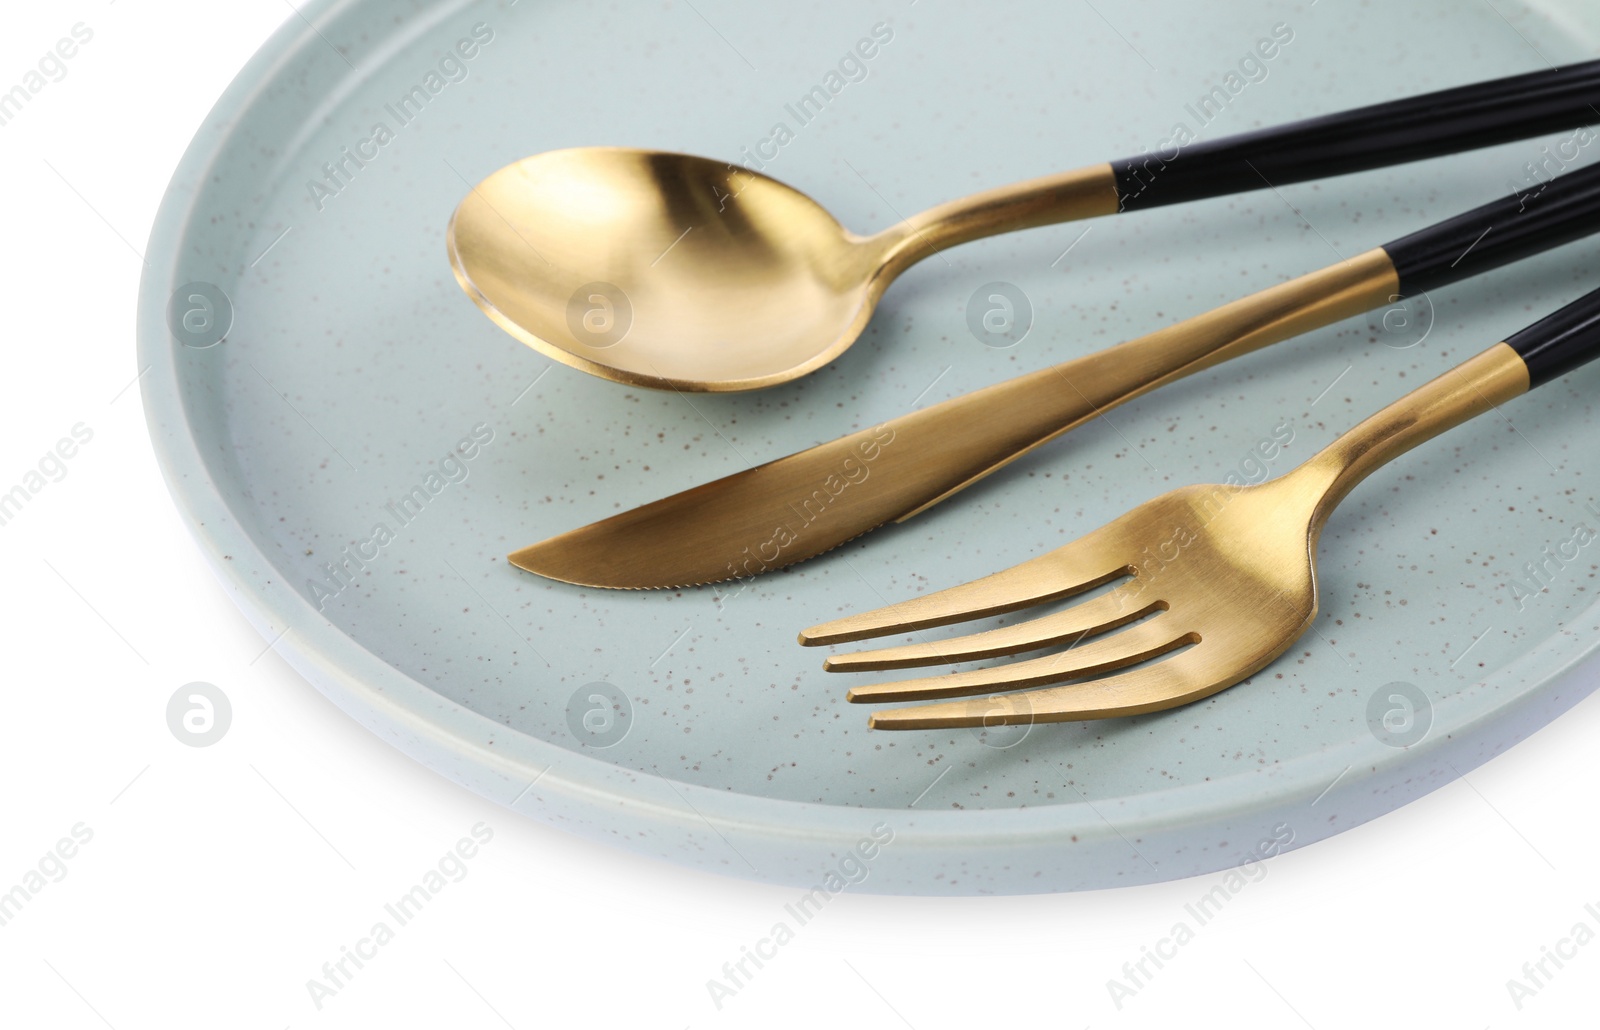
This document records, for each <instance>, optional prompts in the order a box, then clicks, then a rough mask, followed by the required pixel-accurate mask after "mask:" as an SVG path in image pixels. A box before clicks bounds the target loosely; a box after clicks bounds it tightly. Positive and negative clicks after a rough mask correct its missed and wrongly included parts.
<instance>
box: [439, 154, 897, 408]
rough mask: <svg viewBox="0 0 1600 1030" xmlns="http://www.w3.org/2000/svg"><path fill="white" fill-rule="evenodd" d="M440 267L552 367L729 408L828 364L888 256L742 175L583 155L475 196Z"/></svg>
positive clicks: (775, 185) (705, 162)
mask: <svg viewBox="0 0 1600 1030" xmlns="http://www.w3.org/2000/svg"><path fill="white" fill-rule="evenodd" d="M449 249H450V260H451V263H452V265H453V266H454V268H455V272H456V278H457V280H458V281H459V282H460V284H461V286H462V288H463V289H464V290H466V291H467V293H468V295H469V296H471V297H472V299H473V300H475V301H476V302H477V303H478V305H479V306H480V307H481V308H483V310H484V311H485V313H487V314H488V315H489V317H490V318H492V319H493V320H494V321H495V322H496V323H498V324H499V325H500V326H501V327H502V328H504V329H505V330H506V331H507V332H509V333H510V334H511V335H513V336H515V337H516V338H517V339H519V340H521V341H522V342H523V343H526V344H528V345H529V346H531V347H533V348H535V349H536V350H538V351H540V352H542V353H544V354H546V355H548V356H549V357H552V358H554V359H556V360H557V361H561V362H564V363H566V364H568V365H571V366H573V367H575V368H579V369H582V370H584V371H586V372H591V373H593V374H595V375H599V376H603V377H605V378H607V379H613V380H617V381H620V382H624V383H629V384H632V385H636V386H652V387H671V388H676V389H679V390H698V391H707V390H718V391H722V390H748V389H754V388H757V387H762V386H769V385H772V384H774V383H781V382H784V381H786V380H789V379H793V378H795V377H797V376H801V375H804V374H805V373H807V372H810V371H812V370H814V369H816V368H819V367H821V366H822V365H824V364H826V363H827V362H829V361H831V360H832V359H833V358H834V357H836V356H838V354H839V353H840V352H841V351H843V350H844V349H845V348H846V347H848V346H849V345H850V343H851V342H852V341H853V340H854V339H855V338H856V336H857V335H859V334H860V332H861V330H862V328H863V327H864V326H865V324H866V322H867V319H868V318H869V317H870V316H871V314H872V308H873V306H874V304H875V303H876V301H877V298H878V296H879V295H880V294H881V293H882V292H883V288H884V286H885V285H886V284H887V281H888V276H887V275H886V274H885V272H886V271H887V270H886V268H885V259H886V258H887V257H888V256H889V253H888V251H889V249H890V241H889V239H888V238H883V237H870V238H863V237H859V236H856V235H854V234H852V233H850V232H849V231H847V230H846V229H845V228H844V227H843V226H841V225H840V224H839V223H838V222H837V221H836V220H835V219H834V218H833V216H832V215H830V214H829V213H828V212H827V211H826V210H825V209H824V208H822V207H821V206H820V205H819V204H817V203H816V202H815V201H813V200H812V199H811V198H810V197H807V196H806V195H805V194H803V193H800V192H799V191H798V190H795V189H792V188H790V187H789V186H786V185H784V184H783V183H781V182H778V181H777V180H776V179H771V178H768V177H767V176H764V175H760V174H758V173H755V172H751V171H747V170H746V169H744V168H741V167H739V166H730V165H727V164H725V163H722V162H718V161H712V160H709V159H706V158H701V157H693V156H690V155H687V154H668V153H659V152H653V151H645V150H629V149H622V148H600V147H586V148H581V149H573V150H558V151H552V152H550V153H545V154H539V155H536V156H534V157H530V158H526V159H524V160H521V161H518V162H516V163H515V164H512V165H509V166H507V167H505V168H502V169H500V170H499V171H497V172H495V173H494V174H493V175H491V176H489V177H488V178H487V179H485V180H484V181H483V182H482V183H480V184H478V186H477V187H475V188H474V189H473V190H472V192H471V193H470V194H468V196H467V197H466V199H465V200H463V201H462V203H461V205H460V207H459V208H457V210H456V213H455V217H454V218H453V219H452V221H451V226H450V232H449Z"/></svg>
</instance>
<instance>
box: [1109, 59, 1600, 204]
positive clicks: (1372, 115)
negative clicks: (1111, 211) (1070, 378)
mask: <svg viewBox="0 0 1600 1030" xmlns="http://www.w3.org/2000/svg"><path fill="white" fill-rule="evenodd" d="M1223 103H1224V104H1225V103H1226V100H1224V101H1223ZM1597 122H1600V61H1585V62H1583V63H1581V64H1572V65H1567V66H1566V67H1563V68H1555V69H1550V70H1546V71H1538V72H1532V73H1529V74H1526V75H1514V76H1511V77H1509V78H1503V79H1494V80H1491V81H1489V82H1479V83H1473V84H1472V85H1469V86H1459V87H1456V88H1454V89H1447V90H1441V91H1439V92H1436V93H1425V94H1423V95H1422V96H1416V97H1407V98H1406V99H1404V100H1392V101H1388V102H1386V103H1381V104H1373V105H1371V106H1369V107H1360V108H1356V109H1355V110H1352V111H1341V112H1339V113H1338V114H1330V115H1324V116H1322V117H1320V118H1310V119H1307V120H1305V121H1299V122H1291V123H1289V124H1288V125H1280V126H1275V127H1273V128H1270V129H1262V130H1259V131H1257V132H1247V133H1243V134H1241V135H1237V136H1225V137H1223V138H1221V139H1216V140H1210V141H1202V142H1197V143H1189V144H1187V145H1184V144H1178V143H1170V149H1172V151H1173V153H1171V154H1170V155H1168V154H1166V153H1165V152H1164V151H1163V150H1162V149H1161V148H1159V147H1158V148H1157V149H1156V150H1154V151H1152V152H1149V153H1146V154H1142V155H1140V156H1138V157H1132V158H1125V159H1123V160H1121V161H1113V162H1112V163H1111V165H1112V174H1113V175H1114V176H1115V177H1116V188H1117V196H1118V198H1119V200H1120V205H1121V206H1120V210H1123V211H1131V210H1134V209H1136V208H1146V207H1159V206H1161V205H1163V204H1176V203H1180V202H1182V201H1186V200H1200V199H1202V198H1205V197H1217V196H1222V195H1224V194H1229V193H1244V192H1247V191H1249V190H1258V189H1262V188H1263V187H1265V186H1269V185H1270V186H1282V185H1285V184H1288V183H1294V182H1304V181H1306V180H1308V179H1321V178H1326V177H1328V176H1333V175H1344V174H1346V173H1349V172H1360V171H1365V170H1367V169H1369V168H1381V167H1384V166H1386V165H1394V164H1402V163H1404V162H1407V161H1418V160H1422V159H1424V158H1430V157H1439V156H1442V155H1445V154H1454V153H1457V152H1459V151H1462V150H1468V149H1473V148H1477V147H1487V146H1492V145H1494V144H1497V143H1506V142H1510V141H1511V140H1519V139H1527V138H1529V137H1532V136H1538V135H1542V134H1544V133H1547V132H1558V131H1560V130H1562V129H1575V128H1578V127H1580V126H1584V125H1592V124H1595V123H1597Z"/></svg>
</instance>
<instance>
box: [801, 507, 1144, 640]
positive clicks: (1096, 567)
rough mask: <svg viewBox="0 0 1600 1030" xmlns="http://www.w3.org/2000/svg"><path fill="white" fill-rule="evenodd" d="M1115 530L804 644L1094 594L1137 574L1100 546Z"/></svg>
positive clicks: (857, 619)
mask: <svg viewBox="0 0 1600 1030" xmlns="http://www.w3.org/2000/svg"><path fill="white" fill-rule="evenodd" d="M1114 525H1115V523H1113V524H1112V525H1110V526H1102V527H1101V528H1100V529H1097V530H1095V531H1094V532H1092V533H1090V534H1088V535H1087V536H1084V537H1080V538H1079V539H1077V540H1074V541H1073V542H1072V543H1070V544H1066V545H1065V546H1062V547H1058V548H1056V549H1055V550H1054V551H1050V552H1048V553H1045V554H1041V555H1039V556H1038V557H1037V558H1030V559H1028V560H1027V561H1025V562H1023V563H1022V564H1020V565H1013V566H1012V567H1011V568H1009V569H1003V570H1001V571H1000V572H996V573H994V574H993V575H989V576H985V577H983V578H982V579H975V580H973V581H972V582H970V583H963V584H961V585H960V586H954V587H950V588H948V589H946V590H940V591H938V592H937V593H932V594H924V595H923V596H921V597H913V598H911V599H910V600H908V601H901V602H899V603H897V604H891V605H888V606H886V607H883V608H877V609H874V610H873V611H870V612H861V613H859V614H856V615H847V616H845V617H844V618H842V619H834V620H833V621H832V622H824V623H822V624H820V625H817V626H812V627H811V628H810V629H808V630H804V631H802V632H801V634H800V643H802V644H805V645H807V646H814V645H817V644H844V643H849V642H850V641H852V640H865V639H866V638H867V637H881V636H883V635H885V634H887V633H894V632H907V631H910V630H917V629H928V628H930V627H933V626H948V625H950V624H951V623H952V622H966V621H968V620H970V619H981V618H983V617H984V616H987V615H1004V614H1006V613H1007V612H1014V611H1017V610H1018V609H1020V608H1028V607H1032V606H1033V605H1036V604H1043V603H1045V602H1046V601H1054V600H1056V599H1058V598H1062V597H1070V596H1071V595H1073V594H1078V593H1082V592H1083V591H1085V590H1090V589H1093V588H1094V587H1097V586H1099V585H1100V584H1102V583H1108V582H1110V581H1111V580H1113V579H1116V578H1118V577H1119V576H1126V575H1129V574H1131V573H1132V572H1133V566H1132V565H1130V564H1129V563H1128V562H1127V560H1126V558H1122V559H1121V560H1119V559H1117V558H1113V557H1111V556H1110V555H1109V554H1108V553H1107V552H1110V551H1112V550H1113V549H1112V548H1103V547H1098V546H1096V545H1097V543H1098V541H1100V540H1101V539H1103V538H1104V537H1103V535H1104V534H1105V533H1106V531H1107V530H1109V529H1111V528H1112V527H1113V526H1114Z"/></svg>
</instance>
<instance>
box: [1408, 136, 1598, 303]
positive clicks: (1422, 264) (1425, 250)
mask: <svg viewBox="0 0 1600 1030" xmlns="http://www.w3.org/2000/svg"><path fill="white" fill-rule="evenodd" d="M1596 231H1600V164H1595V165H1590V166H1589V167H1587V168H1583V169H1580V170H1578V171H1576V172H1569V173H1567V174H1566V175H1559V176H1557V177H1556V178H1554V179H1551V180H1550V181H1549V182H1548V183H1546V184H1545V187H1544V189H1543V190H1541V191H1540V192H1538V193H1522V194H1517V193H1513V194H1511V195H1510V196H1508V197H1502V198H1501V199H1499V200H1496V201H1492V202H1490V203H1488V204H1485V205H1483V206H1482V207H1476V208H1473V209H1472V210H1471V211H1468V212H1466V213H1465V214H1460V215H1456V216H1455V217H1454V218H1450V219H1447V220H1445V221H1443V222H1440V223H1439V224H1437V225H1431V226H1429V227H1428V228H1426V229H1423V230H1422V231H1420V232H1414V233H1412V234H1411V235H1409V236H1402V237H1401V238H1400V239H1398V240H1395V241H1394V242H1393V243H1386V244H1384V245H1383V249H1384V250H1386V251H1388V252H1389V259H1390V260H1391V261H1393V262H1394V270H1395V272H1396V274H1398V275H1399V277H1400V293H1401V294H1402V295H1409V294H1413V293H1417V292H1419V291H1422V290H1431V289H1433V288H1435V287H1437V286H1445V285H1448V284H1450V283H1453V282H1459V281H1461V280H1462V279H1466V278H1468V277H1469V276H1473V275H1477V274H1478V273H1479V272H1487V271H1488V270H1489V269H1491V268H1499V267H1500V266H1501V265H1504V264H1509V263H1510V262H1512V261H1516V260H1518V259H1519V258H1524V257H1527V256H1529V255H1530V254H1537V253H1539V252H1540V251H1543V250H1549V249H1551V248H1553V247H1558V246H1560V245H1561V244H1563V243H1570V242H1571V241H1573V240H1576V239H1579V238H1581V237H1584V236H1588V235H1589V234H1591V233H1593V232H1596Z"/></svg>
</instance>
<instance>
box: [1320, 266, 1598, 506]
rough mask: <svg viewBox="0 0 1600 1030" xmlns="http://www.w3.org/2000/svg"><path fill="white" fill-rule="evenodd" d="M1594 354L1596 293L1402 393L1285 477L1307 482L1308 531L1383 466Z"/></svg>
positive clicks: (1568, 369) (1556, 375)
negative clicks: (1314, 498)
mask: <svg viewBox="0 0 1600 1030" xmlns="http://www.w3.org/2000/svg"><path fill="white" fill-rule="evenodd" d="M1597 357H1600V290H1595V291H1593V292H1592V293H1588V294H1586V295H1584V296H1582V297H1580V298H1578V299H1577V300H1575V301H1573V302H1572V303H1571V304H1568V305H1567V306H1566V307H1564V308H1562V309H1560V310H1559V311H1557V312H1555V313H1554V314H1551V315H1548V316H1546V317H1545V318H1542V319H1540V320H1539V321H1537V322H1535V323H1534V324H1532V325H1530V326H1528V327H1527V328H1526V329H1524V330H1522V331H1521V332H1519V333H1517V334H1515V335H1513V336H1510V337H1507V338H1506V340H1505V341H1504V342H1502V343H1497V344H1495V345H1494V346H1493V347H1490V348H1489V349H1488V350H1486V351H1484V352H1483V353H1481V354H1477V355H1474V356H1473V357H1471V358H1468V359H1467V360H1466V361H1464V362H1462V363H1461V364H1459V365H1457V366H1456V367H1454V368H1452V369H1450V370H1449V371H1448V372H1446V373H1444V374H1443V375H1441V376H1439V377H1438V378H1437V379H1434V380H1432V381H1431V382H1428V383H1424V384H1423V385H1422V386H1420V387H1418V388H1417V389H1415V390H1413V391H1411V392H1410V393H1408V394H1406V395H1405V396H1404V397H1402V398H1400V399H1399V400H1398V401H1395V402H1394V403H1393V404H1391V405H1389V406H1388V407H1386V408H1384V409H1383V410H1382V411H1380V412H1378V413H1377V414H1375V415H1373V416H1371V417H1370V418H1368V419H1366V420H1364V421H1363V422H1362V423H1361V424H1360V425H1358V426H1356V427H1355V428H1354V429H1352V430H1350V431H1349V432H1348V433H1345V434H1344V435H1342V436H1340V437H1339V438H1338V439H1337V440H1335V441H1333V443H1331V444H1329V445H1328V446H1327V447H1325V448H1323V449H1322V450H1321V451H1319V452H1317V453H1316V454H1315V455H1313V456H1312V457H1311V458H1310V459H1309V460H1307V461H1306V463H1305V464H1303V465H1301V466H1300V467H1299V468H1297V469H1295V470H1294V471H1293V472H1290V473H1289V475H1290V476H1295V477H1299V478H1301V479H1302V480H1306V479H1309V480H1312V481H1313V482H1315V484H1316V487H1315V489H1316V490H1317V491H1318V494H1319V496H1320V499H1319V501H1318V502H1317V506H1316V509H1315V513H1314V515H1313V517H1312V526H1313V527H1314V528H1315V530H1316V531H1317V532H1318V533H1320V532H1321V530H1322V526H1323V525H1324V524H1325V523H1326V522H1327V518H1328V516H1329V515H1330V514H1331V513H1332V512H1333V509H1334V507H1335V506H1337V505H1338V503H1339V502H1340V501H1341V500H1343V499H1344V497H1345V495H1346V494H1348V493H1349V492H1350V491H1351V490H1353V489H1355V487H1356V485H1357V484H1358V483H1360V482H1361V481H1362V480H1363V479H1366V478H1367V476H1369V475H1371V474H1372V473H1373V472H1374V471H1376V470H1377V469H1379V468H1381V467H1382V466H1383V465H1385V464H1387V463H1388V462H1390V461H1393V460H1394V459H1395V458H1397V457H1399V456H1400V455H1401V454H1404V453H1405V452H1406V451H1409V450H1410V449H1411V448H1413V447H1416V446H1417V445H1418V444H1421V443H1424V442H1426V441H1428V440H1431V439H1433V438H1434V437H1436V436H1438V435H1439V434H1440V433H1443V432H1445V431H1446V430H1448V429H1451V428H1453V427H1455V426H1458V425H1460V424H1461V423H1463V422H1465V421H1467V420H1468V419H1471V418H1474V417H1476V416H1478V415H1481V414H1483V413H1484V412H1486V411H1491V410H1493V409H1494V408H1495V407H1496V406H1498V405H1500V404H1503V403H1505V402H1506V401H1509V400H1511V399H1513V398H1515V397H1518V396H1520V395H1522V394H1524V393H1526V392H1527V391H1528V390H1530V389H1532V388H1533V387H1536V386H1540V385H1543V384H1544V383H1548V382H1550V381H1551V380H1553V379H1557V378H1559V377H1560V376H1562V375H1563V374H1565V373H1566V372H1569V371H1571V370H1572V369H1575V368H1577V367H1578V366H1580V365H1582V364H1584V363H1585V362H1588V361H1592V360H1594V359H1595V358H1597Z"/></svg>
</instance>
